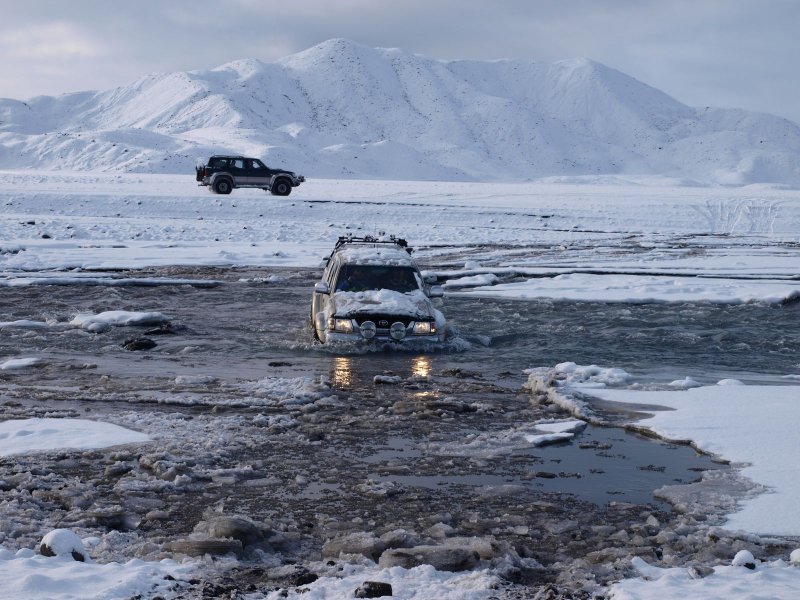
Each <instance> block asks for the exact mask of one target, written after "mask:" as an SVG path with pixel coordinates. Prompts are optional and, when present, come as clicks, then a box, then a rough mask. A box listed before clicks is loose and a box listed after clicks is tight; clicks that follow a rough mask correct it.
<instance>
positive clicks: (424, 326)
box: [411, 321, 436, 335]
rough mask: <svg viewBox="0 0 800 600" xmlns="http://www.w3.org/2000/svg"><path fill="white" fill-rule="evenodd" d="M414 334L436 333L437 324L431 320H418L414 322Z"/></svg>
mask: <svg viewBox="0 0 800 600" xmlns="http://www.w3.org/2000/svg"><path fill="white" fill-rule="evenodd" d="M411 333H412V334H413V335H432V334H434V333H436V325H435V324H434V323H433V322H431V321H417V322H416V323H414V329H413V330H412V331H411Z"/></svg>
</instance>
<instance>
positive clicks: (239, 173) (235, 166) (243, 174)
mask: <svg viewBox="0 0 800 600" xmlns="http://www.w3.org/2000/svg"><path fill="white" fill-rule="evenodd" d="M244 162H245V161H244V159H243V158H235V159H233V160H231V165H230V172H231V175H233V180H234V181H235V185H236V186H237V187H238V186H242V185H247V184H248V181H247V180H248V177H247V170H246V169H245V168H244Z"/></svg>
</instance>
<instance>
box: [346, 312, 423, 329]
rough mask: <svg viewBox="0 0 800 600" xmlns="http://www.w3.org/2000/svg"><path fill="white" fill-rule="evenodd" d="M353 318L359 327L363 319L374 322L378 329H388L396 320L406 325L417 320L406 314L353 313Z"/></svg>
mask: <svg viewBox="0 0 800 600" xmlns="http://www.w3.org/2000/svg"><path fill="white" fill-rule="evenodd" d="M353 318H354V319H355V320H356V323H358V326H359V327H361V324H362V323H363V322H364V321H372V322H373V323H375V327H377V328H378V329H389V327H391V326H392V323H397V322H398V321H400V322H401V323H402V324H403V325H405V326H406V327H408V326H409V324H410V323H411V322H412V321H416V320H418V319H415V318H414V317H409V316H407V315H403V316H399V315H369V314H367V315H355V316H354V317H353ZM383 321H385V322H386V323H385V324H384V323H383Z"/></svg>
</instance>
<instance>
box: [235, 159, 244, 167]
mask: <svg viewBox="0 0 800 600" xmlns="http://www.w3.org/2000/svg"><path fill="white" fill-rule="evenodd" d="M233 168H234V169H244V161H243V160H242V159H241V158H237V159H236V160H234V161H233Z"/></svg>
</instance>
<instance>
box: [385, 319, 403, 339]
mask: <svg viewBox="0 0 800 600" xmlns="http://www.w3.org/2000/svg"><path fill="white" fill-rule="evenodd" d="M389 335H390V336H392V339H393V340H402V339H403V338H404V337H406V326H405V325H403V324H402V323H401V322H400V321H397V322H396V323H392V326H391V327H390V328H389Z"/></svg>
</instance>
